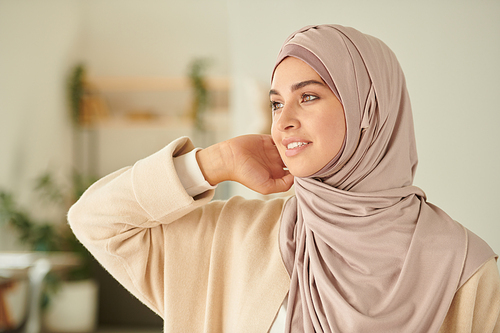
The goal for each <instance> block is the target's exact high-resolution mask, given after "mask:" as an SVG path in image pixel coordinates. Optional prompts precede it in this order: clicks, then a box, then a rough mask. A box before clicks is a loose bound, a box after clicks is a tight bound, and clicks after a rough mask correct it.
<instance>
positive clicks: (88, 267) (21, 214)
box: [0, 173, 97, 332]
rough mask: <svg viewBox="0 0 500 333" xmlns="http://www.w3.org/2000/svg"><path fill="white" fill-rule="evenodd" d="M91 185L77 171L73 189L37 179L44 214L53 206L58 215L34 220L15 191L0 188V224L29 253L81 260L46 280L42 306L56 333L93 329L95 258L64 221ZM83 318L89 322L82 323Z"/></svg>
mask: <svg viewBox="0 0 500 333" xmlns="http://www.w3.org/2000/svg"><path fill="white" fill-rule="evenodd" d="M93 181H94V179H89V178H87V177H83V176H82V175H80V174H78V173H74V175H73V177H72V182H71V183H72V185H71V186H69V187H68V188H66V189H64V187H63V186H61V185H60V184H59V183H57V182H56V181H55V179H54V177H53V176H52V175H51V174H50V173H45V174H43V175H42V176H40V177H38V178H37V180H36V184H35V188H34V191H35V193H36V194H37V199H38V200H39V203H41V204H43V206H44V208H45V209H44V210H51V208H52V209H53V208H54V207H55V208H58V210H59V212H60V214H58V215H59V217H56V218H51V220H49V221H45V220H42V219H41V218H35V217H33V213H31V212H29V211H28V210H27V209H25V208H23V207H20V205H19V204H18V203H17V202H16V200H15V198H14V196H13V195H12V193H9V192H7V191H2V190H0V224H7V225H8V226H9V227H10V228H11V229H13V231H14V232H15V233H16V234H17V236H18V240H19V242H21V243H22V244H24V245H26V246H27V247H28V249H29V250H31V251H42V252H48V253H53V252H59V251H65V252H71V253H73V254H74V255H75V256H77V257H78V258H79V261H78V262H79V265H77V266H75V267H74V268H70V269H67V270H64V271H63V272H62V273H58V274H55V273H49V274H48V275H47V277H46V282H45V290H44V293H43V297H42V304H41V306H42V308H43V309H44V321H45V326H46V329H47V330H49V331H52V332H85V331H89V332H90V331H92V330H93V329H94V328H95V322H96V320H95V319H96V313H97V311H96V309H97V284H96V282H95V281H94V279H92V265H93V259H92V256H91V255H90V254H89V253H88V251H87V250H86V249H85V248H84V247H83V246H82V245H81V243H80V242H79V241H78V240H77V239H76V238H75V236H74V235H73V233H72V231H71V230H70V228H69V226H68V224H67V222H66V212H67V209H68V208H69V206H70V205H71V204H72V203H73V202H74V201H75V200H76V199H78V198H79V197H80V195H81V194H82V193H83V191H84V190H85V189H86V188H87V187H88V185H90V184H91V183H92V182H93ZM51 206H52V207H51ZM72 297H76V299H72ZM86 298H87V299H86ZM86 302H87V303H86ZM88 302H90V303H88ZM82 306H83V307H82ZM71 311H73V312H74V313H75V314H74V315H72V314H71V313H72V312H71ZM85 317H87V318H86V320H87V322H86V323H83V322H82V319H85ZM88 321H90V322H88Z"/></svg>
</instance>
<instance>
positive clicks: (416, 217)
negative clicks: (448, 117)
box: [69, 25, 500, 332]
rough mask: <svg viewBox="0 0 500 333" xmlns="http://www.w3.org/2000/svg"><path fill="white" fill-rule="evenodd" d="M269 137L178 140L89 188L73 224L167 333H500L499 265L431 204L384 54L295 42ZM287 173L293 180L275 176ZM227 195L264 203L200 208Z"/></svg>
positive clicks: (339, 33)
mask: <svg viewBox="0 0 500 333" xmlns="http://www.w3.org/2000/svg"><path fill="white" fill-rule="evenodd" d="M270 99H271V105H272V112H273V125H272V137H269V136H265V135H249V136H242V137H237V138H234V139H231V140H228V141H225V142H222V143H219V144H216V145H213V146H211V147H208V148H206V149H202V150H199V149H193V148H194V147H193V146H192V144H191V142H190V141H189V139H187V138H181V139H178V140H176V141H174V142H172V143H171V144H169V145H168V146H166V147H165V148H164V149H162V150H161V151H159V152H158V153H156V154H154V155H152V156H150V157H147V158H146V159H144V160H141V161H139V162H137V163H136V164H135V165H134V166H133V167H130V168H125V169H122V170H119V171H117V172H115V173H113V174H111V175H109V176H107V177H105V178H103V179H101V180H100V181H99V182H97V183H96V184H94V185H93V186H92V187H91V188H90V189H89V190H88V191H87V192H86V193H85V194H84V196H82V198H81V199H80V201H79V202H78V203H77V204H75V205H74V206H73V207H72V209H71V211H70V213H69V221H70V223H71V225H72V228H73V230H74V232H75V234H76V235H77V236H78V237H79V239H80V240H81V241H82V242H83V243H84V244H85V245H86V246H87V247H88V249H89V250H90V251H91V252H92V253H93V255H94V256H95V257H96V258H97V259H98V260H99V261H100V262H101V264H102V265H103V266H104V267H105V268H106V269H108V271H109V272H110V273H111V274H112V275H113V276H114V277H115V278H116V279H117V280H118V281H120V282H121V283H122V284H123V285H124V286H125V287H126V288H127V289H128V290H129V291H131V292H132V293H133V294H134V295H135V296H136V297H138V298H139V299H140V300H141V301H142V302H144V303H145V304H147V305H148V306H149V307H150V308H151V309H153V310H154V311H155V312H157V313H158V314H159V315H161V316H162V317H163V318H164V321H165V324H164V328H165V332H197V331H206V332H223V331H224V332H267V331H268V330H269V329H270V328H271V327H272V325H273V323H274V324H275V325H276V323H275V321H276V320H278V321H279V320H281V319H280V317H278V318H276V316H277V314H278V311H279V309H280V308H283V309H286V316H285V317H284V321H285V325H286V329H285V330H286V331H287V332H288V331H292V332H438V331H439V332H498V331H499V330H500V322H499V312H500V278H499V275H498V269H497V267H496V261H495V259H496V256H495V254H494V253H493V251H492V250H491V249H490V248H489V246H488V245H487V244H486V243H484V242H483V241H482V240H481V239H479V238H478V237H477V236H475V235H474V234H472V233H471V232H470V231H468V230H466V229H465V228H464V227H462V226H461V225H459V224H458V223H456V222H455V221H453V220H452V219H451V218H450V217H448V215H446V214H445V213H444V212H443V211H441V210H440V209H439V208H437V207H435V206H433V205H431V204H430V203H427V202H426V199H425V194H424V193H423V192H422V190H420V189H419V188H417V187H414V186H412V181H413V177H414V173H415V169H416V165H417V156H416V147H415V139H414V132H413V121H412V115H411V108H410V102H409V99H408V94H407V91H406V86H405V80H404V76H403V73H402V71H401V69H400V67H399V64H398V62H397V60H396V58H395V56H394V55H393V53H392V52H391V51H390V50H389V49H388V48H387V46H385V45H384V44H383V43H382V42H381V41H379V40H378V39H376V38H374V37H371V36H368V35H364V34H362V33H360V32H358V31H356V30H354V29H352V28H346V27H342V26H335V25H322V26H314V27H305V28H303V29H301V30H299V31H297V32H295V33H294V34H293V35H292V36H290V37H289V38H288V40H287V41H286V42H285V44H284V46H283V47H282V49H281V51H280V53H279V56H278V60H277V62H276V66H275V69H274V72H273V76H272V86H271V91H270ZM284 166H286V168H284ZM226 180H233V181H237V182H240V183H242V184H243V185H245V186H247V187H249V188H251V189H254V190H256V191H258V192H261V193H266V194H267V193H274V192H281V191H286V190H287V189H289V188H290V187H291V185H292V182H294V183H295V192H296V195H295V196H293V197H291V198H289V199H274V200H269V201H260V200H244V199H242V198H239V197H235V198H231V199H230V200H228V201H227V202H222V201H213V202H209V201H210V199H211V197H212V196H213V186H215V185H216V184H218V183H220V182H221V181H226Z"/></svg>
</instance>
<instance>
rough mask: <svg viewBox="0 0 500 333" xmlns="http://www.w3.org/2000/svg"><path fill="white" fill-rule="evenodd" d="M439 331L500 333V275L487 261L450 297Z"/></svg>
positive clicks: (442, 332)
mask: <svg viewBox="0 0 500 333" xmlns="http://www.w3.org/2000/svg"><path fill="white" fill-rule="evenodd" d="M439 332H440V333H445V332H454V333H500V275H499V273H498V267H497V265H496V260H495V258H492V259H490V260H489V261H487V262H486V263H485V264H484V265H483V266H482V267H481V268H480V269H479V270H478V271H477V272H476V273H475V274H474V275H473V276H472V277H471V278H470V279H469V280H467V282H466V283H465V284H464V285H463V286H462V287H460V289H459V290H458V291H457V293H456V294H455V297H454V298H453V301H452V304H451V307H450V310H449V311H448V314H447V316H446V318H445V320H444V322H443V325H442V326H441V329H440V330H439Z"/></svg>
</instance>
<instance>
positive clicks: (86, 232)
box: [68, 138, 214, 315]
mask: <svg viewBox="0 0 500 333" xmlns="http://www.w3.org/2000/svg"><path fill="white" fill-rule="evenodd" d="M193 148H194V147H193V146H192V144H191V142H190V141H189V139H187V138H180V139H177V140H176V141H174V142H172V143H171V144H169V145H168V146H166V147H165V148H163V149H162V150H160V151H159V152H157V153H155V154H153V155H151V156H149V157H147V158H145V159H143V160H140V161H138V162H137V163H136V164H135V165H134V166H132V167H126V168H124V169H121V170H119V171H116V172H114V173H112V174H110V175H108V176H106V177H104V178H102V179H101V180H99V181H97V182H96V183H95V184H93V185H92V186H91V187H90V188H89V189H88V190H87V191H86V192H85V193H84V194H83V195H82V197H81V198H80V199H79V200H78V202H77V203H75V204H74V205H73V206H72V207H71V209H70V211H69V213H68V221H69V223H70V226H71V228H72V230H73V232H74V233H75V235H76V236H77V238H78V239H79V240H80V241H81V242H82V243H83V244H84V245H85V246H86V247H87V249H88V250H89V251H90V252H91V253H92V255H93V256H94V257H95V258H96V259H97V260H98V261H99V262H100V264H101V265H103V266H104V267H105V268H106V269H107V270H108V271H109V272H110V274H111V275H112V276H113V277H114V278H115V279H117V280H118V281H119V282H120V283H121V284H123V285H124V286H125V287H126V288H127V289H128V290H129V291H130V292H132V294H134V295H135V296H136V297H137V298H139V299H140V300H141V301H142V302H143V303H145V304H146V305H148V306H149V307H150V308H151V309H152V310H153V311H155V312H156V313H158V314H160V315H162V314H163V310H164V309H163V301H162V300H163V294H164V284H163V270H164V233H165V231H166V229H167V228H168V225H169V224H170V223H172V222H173V221H176V220H182V219H184V218H186V215H188V214H189V213H191V212H193V211H194V210H195V209H196V208H198V207H201V206H203V205H205V204H207V203H208V202H209V201H210V199H211V198H212V196H213V192H214V191H213V190H209V191H206V192H204V193H201V194H199V195H198V196H196V197H194V198H193V197H191V196H190V195H189V194H188V193H187V192H186V191H185V189H184V188H183V186H182V184H181V181H180V180H179V178H178V177H177V174H176V172H175V167H174V163H173V159H172V157H175V156H178V155H182V154H185V153H187V152H188V151H190V150H192V149H193Z"/></svg>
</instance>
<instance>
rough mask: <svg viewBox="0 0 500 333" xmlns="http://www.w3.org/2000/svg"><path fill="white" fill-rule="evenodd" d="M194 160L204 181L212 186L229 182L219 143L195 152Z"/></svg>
mask: <svg viewBox="0 0 500 333" xmlns="http://www.w3.org/2000/svg"><path fill="white" fill-rule="evenodd" d="M196 160H197V162H198V166H199V167H200V170H201V173H202V174H203V177H205V180H206V181H207V182H208V183H209V184H210V185H212V186H215V185H217V184H219V183H221V182H223V181H226V180H229V177H227V172H226V166H227V165H226V164H225V163H224V160H223V157H222V153H221V148H220V143H219V144H215V145H212V146H210V147H207V148H205V149H201V150H199V151H197V152H196Z"/></svg>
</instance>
